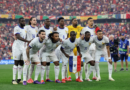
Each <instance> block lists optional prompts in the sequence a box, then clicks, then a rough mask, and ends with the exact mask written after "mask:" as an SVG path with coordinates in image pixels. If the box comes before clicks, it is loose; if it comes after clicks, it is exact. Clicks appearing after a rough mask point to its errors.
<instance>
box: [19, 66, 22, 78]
mask: <svg viewBox="0 0 130 90" xmlns="http://www.w3.org/2000/svg"><path fill="white" fill-rule="evenodd" d="M22 72H23V66H20V65H18V79H21V75H22Z"/></svg>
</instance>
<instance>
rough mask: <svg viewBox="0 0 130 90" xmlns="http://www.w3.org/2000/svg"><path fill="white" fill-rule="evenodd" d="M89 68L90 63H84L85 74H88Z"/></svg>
mask: <svg viewBox="0 0 130 90" xmlns="http://www.w3.org/2000/svg"><path fill="white" fill-rule="evenodd" d="M87 70H88V64H86V63H85V64H84V71H85V76H87Z"/></svg>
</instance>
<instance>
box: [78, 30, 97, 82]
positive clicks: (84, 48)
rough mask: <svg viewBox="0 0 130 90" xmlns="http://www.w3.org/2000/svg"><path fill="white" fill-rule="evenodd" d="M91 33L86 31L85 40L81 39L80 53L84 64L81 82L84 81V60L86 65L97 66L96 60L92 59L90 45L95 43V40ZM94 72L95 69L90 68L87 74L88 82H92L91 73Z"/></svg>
mask: <svg viewBox="0 0 130 90" xmlns="http://www.w3.org/2000/svg"><path fill="white" fill-rule="evenodd" d="M90 36H91V35H90V32H89V31H86V32H85V37H84V38H83V40H82V38H79V45H78V46H79V47H80V51H81V54H82V62H81V71H80V80H82V72H83V59H84V60H85V63H86V64H87V63H89V64H90V65H91V66H94V65H95V60H94V59H93V58H92V56H91V55H90V53H89V51H88V50H89V47H90V45H91V44H92V43H93V38H92V37H90ZM92 71H93V68H90V70H89V71H88V72H87V74H86V78H85V80H87V81H91V80H90V79H89V75H90V74H91V72H92Z"/></svg>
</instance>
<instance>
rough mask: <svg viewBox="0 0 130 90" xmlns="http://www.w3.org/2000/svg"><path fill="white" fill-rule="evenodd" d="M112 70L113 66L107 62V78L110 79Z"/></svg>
mask: <svg viewBox="0 0 130 90" xmlns="http://www.w3.org/2000/svg"><path fill="white" fill-rule="evenodd" d="M112 70H113V66H112V64H110V63H109V62H108V72H109V78H112Z"/></svg>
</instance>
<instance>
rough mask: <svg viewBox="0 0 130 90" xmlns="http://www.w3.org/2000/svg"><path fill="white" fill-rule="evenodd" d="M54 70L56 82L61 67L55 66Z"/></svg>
mask: <svg viewBox="0 0 130 90" xmlns="http://www.w3.org/2000/svg"><path fill="white" fill-rule="evenodd" d="M54 69H55V80H57V79H58V77H59V66H54Z"/></svg>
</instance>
